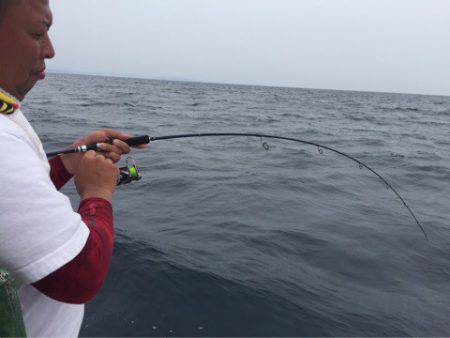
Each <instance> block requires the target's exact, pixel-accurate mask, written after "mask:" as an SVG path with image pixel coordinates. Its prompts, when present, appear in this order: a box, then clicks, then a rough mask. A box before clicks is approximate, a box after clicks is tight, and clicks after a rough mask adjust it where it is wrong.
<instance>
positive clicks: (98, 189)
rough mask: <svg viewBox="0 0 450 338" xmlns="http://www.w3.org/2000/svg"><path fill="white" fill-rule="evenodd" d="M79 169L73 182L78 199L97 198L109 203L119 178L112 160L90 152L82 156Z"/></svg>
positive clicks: (117, 170)
mask: <svg viewBox="0 0 450 338" xmlns="http://www.w3.org/2000/svg"><path fill="white" fill-rule="evenodd" d="M79 169H80V170H79V172H78V173H77V175H75V179H74V182H75V187H76V189H77V192H78V195H80V199H82V200H83V199H86V198H91V197H99V198H104V199H105V200H107V201H109V202H111V201H112V196H113V193H114V189H115V187H116V183H117V177H118V176H119V169H118V168H117V167H116V166H115V165H114V164H113V162H112V160H111V159H107V158H105V156H104V155H101V154H98V153H96V152H95V151H93V150H90V151H88V152H86V153H84V154H82V157H81V160H80V163H79Z"/></svg>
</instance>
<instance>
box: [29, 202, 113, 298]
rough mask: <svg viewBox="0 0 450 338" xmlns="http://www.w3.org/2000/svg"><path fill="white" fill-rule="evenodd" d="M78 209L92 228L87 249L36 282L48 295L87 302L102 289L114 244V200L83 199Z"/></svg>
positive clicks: (40, 289)
mask: <svg viewBox="0 0 450 338" xmlns="http://www.w3.org/2000/svg"><path fill="white" fill-rule="evenodd" d="M78 212H79V214H80V215H81V217H82V220H83V222H84V223H86V225H87V226H88V228H89V231H90V234H89V237H88V239H87V241H86V244H85V246H84V248H83V249H82V250H81V252H80V253H79V254H78V255H77V256H76V257H75V258H74V259H73V260H72V261H70V262H69V263H67V264H66V265H64V266H62V267H61V268H59V269H58V270H56V271H54V272H53V273H51V274H49V275H48V276H46V277H45V278H43V279H41V280H39V281H37V282H35V283H33V286H34V287H35V288H37V289H38V290H39V291H40V292H42V293H43V294H45V295H47V296H48V297H50V298H53V299H55V300H58V301H60V302H64V303H71V304H84V303H86V302H88V301H89V300H91V299H92V298H94V296H95V295H96V294H97V293H98V292H99V291H100V289H101V286H102V284H103V281H104V279H105V278H106V273H107V271H108V268H109V263H110V261H111V256H112V250H113V244H114V229H113V214H112V207H111V203H109V202H108V201H106V200H105V199H102V198H88V199H85V200H83V201H81V203H80V206H79V209H78Z"/></svg>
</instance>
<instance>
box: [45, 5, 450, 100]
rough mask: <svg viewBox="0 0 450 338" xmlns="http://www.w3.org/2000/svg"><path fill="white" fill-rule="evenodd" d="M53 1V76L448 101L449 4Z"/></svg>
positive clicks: (449, 55) (51, 64) (50, 63)
mask: <svg viewBox="0 0 450 338" xmlns="http://www.w3.org/2000/svg"><path fill="white" fill-rule="evenodd" d="M50 4H51V8H52V10H53V14H54V26H53V27H52V29H51V37H52V38H53V40H54V44H55V48H56V58H55V59H54V60H52V61H49V62H48V69H49V70H50V71H64V72H72V73H88V74H107V75H120V76H131V77H143V78H156V79H181V80H192V81H204V82H224V83H242V84H260V85H274V86H293V87H304V88H329V89H349V90H365V91H386V92H404V93H422V94H438V95H450V0H128V1H125V0H76V1H75V0H53V1H50Z"/></svg>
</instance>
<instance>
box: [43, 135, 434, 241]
mask: <svg viewBox="0 0 450 338" xmlns="http://www.w3.org/2000/svg"><path fill="white" fill-rule="evenodd" d="M220 136H239V137H243V136H249V137H258V138H261V140H262V139H263V138H270V139H278V140H286V141H293V142H298V143H302V144H306V145H310V146H314V147H317V149H318V151H319V153H320V154H322V153H323V149H326V150H329V151H331V152H334V153H336V154H339V155H341V156H344V157H346V158H348V159H349V160H351V161H353V162H356V163H357V164H358V165H359V168H361V169H362V168H366V169H367V170H369V171H370V172H371V173H373V174H374V175H375V176H377V177H378V178H379V179H380V180H381V181H382V182H383V183H384V184H385V185H386V187H387V188H388V189H390V190H391V191H392V192H393V193H394V194H395V195H396V196H397V197H398V199H400V201H401V202H402V204H403V205H404V206H405V208H406V209H407V210H408V212H409V213H410V215H411V216H412V217H413V219H414V221H415V222H416V224H417V226H418V227H419V229H420V230H421V231H422V233H423V235H424V236H425V239H426V240H427V241H428V235H427V233H426V232H425V229H424V228H423V226H422V224H421V223H420V222H419V220H418V219H417V217H416V215H415V214H414V212H413V211H412V209H411V208H410V207H409V205H408V204H407V203H406V201H405V200H404V199H403V197H402V196H401V195H400V193H399V192H398V191H397V190H396V189H395V188H394V187H393V186H392V185H391V184H390V183H389V182H388V181H387V180H386V179H385V178H384V177H383V176H381V175H380V174H379V173H377V172H376V171H375V170H374V169H372V168H371V167H369V166H368V165H367V164H365V163H364V162H362V161H360V160H358V159H357V158H355V157H353V156H351V155H348V154H346V153H343V152H341V151H339V150H337V149H334V148H332V147H328V146H325V145H322V144H319V143H316V142H312V141H305V140H301V139H298V138H292V137H284V136H278V135H269V134H260V133H194V134H178V135H165V136H148V135H143V136H137V137H131V138H129V139H127V140H125V141H124V142H126V143H127V144H128V145H129V146H137V145H140V144H148V143H150V142H154V141H159V140H172V139H180V138H193V137H220ZM262 145H263V147H264V149H266V150H269V145H268V144H267V143H266V142H264V143H263V144H262ZM88 150H95V151H102V150H101V148H100V143H93V144H89V145H82V146H79V147H76V148H73V149H64V150H61V151H55V152H50V153H47V154H46V155H47V157H52V156H55V155H60V154H70V153H77V152H86V151H88ZM119 169H120V170H121V177H119V180H121V181H120V182H118V184H123V183H129V182H131V181H137V180H139V179H140V178H141V175H140V170H139V168H138V167H137V166H136V164H135V163H134V161H130V162H128V160H127V166H126V167H123V168H119Z"/></svg>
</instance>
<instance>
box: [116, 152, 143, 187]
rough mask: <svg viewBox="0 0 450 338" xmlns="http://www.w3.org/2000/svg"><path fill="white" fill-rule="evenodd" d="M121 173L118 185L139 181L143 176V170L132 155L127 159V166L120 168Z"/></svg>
mask: <svg viewBox="0 0 450 338" xmlns="http://www.w3.org/2000/svg"><path fill="white" fill-rule="evenodd" d="M119 170H120V175H119V177H118V178H117V185H122V184H128V183H131V182H133V181H139V180H140V179H141V178H142V176H141V170H140V169H139V167H138V166H137V165H136V162H135V161H134V160H133V158H131V157H127V159H126V167H121V168H119Z"/></svg>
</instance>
